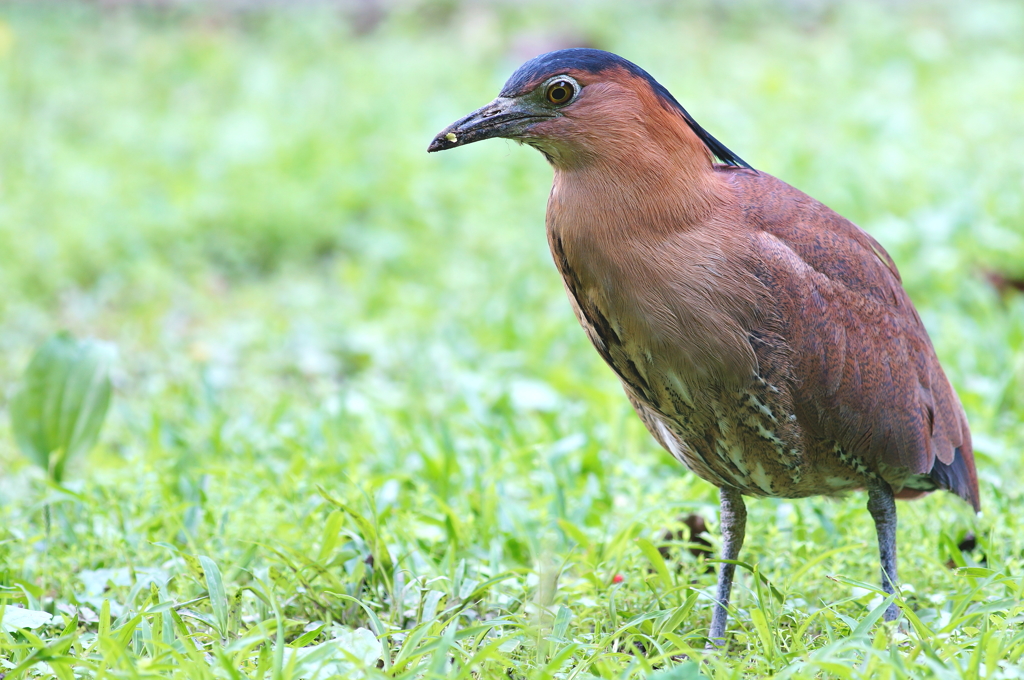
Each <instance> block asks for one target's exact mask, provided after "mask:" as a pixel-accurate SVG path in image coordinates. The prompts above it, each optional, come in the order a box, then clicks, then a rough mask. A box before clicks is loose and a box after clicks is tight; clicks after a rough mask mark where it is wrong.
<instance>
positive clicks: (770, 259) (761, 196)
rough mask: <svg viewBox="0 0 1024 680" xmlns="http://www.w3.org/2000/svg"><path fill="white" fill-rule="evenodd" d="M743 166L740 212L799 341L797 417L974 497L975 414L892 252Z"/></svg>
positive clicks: (865, 452)
mask: <svg viewBox="0 0 1024 680" xmlns="http://www.w3.org/2000/svg"><path fill="white" fill-rule="evenodd" d="M746 176H747V177H750V179H749V180H748V181H746V182H744V184H745V185H746V186H743V187H741V198H742V202H743V203H744V205H745V208H744V213H745V215H744V218H745V220H746V222H747V223H748V226H750V227H752V232H751V233H752V235H753V238H754V239H755V248H756V250H757V251H758V254H759V256H760V257H759V260H760V261H759V265H758V267H759V269H760V271H758V272H757V276H758V278H760V279H761V280H762V282H763V283H764V284H765V286H766V287H767V289H768V291H769V295H770V296H771V298H772V299H773V302H774V303H775V310H774V311H775V316H776V321H777V324H778V326H779V329H778V330H779V332H780V334H781V335H782V336H783V337H784V338H785V340H786V342H787V344H788V345H789V348H790V350H791V359H792V364H793V377H794V379H795V380H794V385H793V387H792V390H793V397H794V405H795V406H796V409H797V415H798V418H799V419H800V420H801V421H802V423H801V424H802V425H803V426H804V427H805V429H808V430H810V431H811V432H812V433H813V434H814V435H816V436H818V437H821V438H823V439H827V440H832V441H835V442H837V443H838V444H839V445H840V447H842V450H843V451H845V452H847V453H849V454H852V455H855V456H858V457H861V458H863V459H864V460H865V461H868V462H869V463H871V464H872V467H875V469H880V470H881V471H882V472H883V476H885V475H884V472H885V471H886V469H887V467H888V468H889V469H893V470H899V469H904V470H907V471H909V472H910V473H911V474H927V475H930V476H931V477H932V479H933V480H934V481H935V482H936V483H938V484H939V486H942V487H944V488H948V489H950V490H952V491H954V492H956V493H957V494H958V495H960V496H962V497H963V498H965V499H966V500H968V501H970V502H971V503H973V504H974V505H975V507H977V505H978V493H977V480H976V473H975V470H974V463H973V457H972V451H971V440H970V431H969V429H968V426H967V418H966V416H965V415H964V411H963V407H962V406H961V405H960V401H959V399H958V398H957V396H956V392H955V391H954V390H953V388H952V386H951V385H950V383H949V380H948V379H947V378H946V375H945V373H943V371H942V368H941V366H940V365H939V362H938V358H937V357H936V355H935V350H934V349H933V347H932V344H931V340H930V339H929V338H928V333H927V331H926V330H925V328H924V325H923V323H922V322H921V318H920V317H919V316H918V314H917V311H916V310H915V309H914V307H913V305H912V303H911V302H910V299H909V297H908V296H907V294H906V292H905V291H904V290H903V287H902V286H901V284H900V277H899V273H898V272H897V270H896V265H895V264H894V263H893V261H892V258H890V257H889V255H888V253H886V252H885V249H884V248H882V246H881V245H879V244H878V242H877V241H875V240H874V239H873V238H872V237H871V236H869V235H868V234H867V233H865V232H864V231H862V230H861V229H860V228H858V227H857V226H856V225H854V224H853V223H852V222H850V221H849V220H846V219H845V218H843V217H841V216H840V215H838V214H836V213H835V212H833V211H832V210H830V209H829V208H827V207H826V206H824V205H822V204H821V203H819V202H817V201H815V200H814V199H812V198H810V197H809V196H807V195H806V194H803V193H802V192H800V191H798V190H796V189H794V188H792V187H790V186H789V185H787V184H785V183H783V182H781V181H779V180H777V179H775V178H773V177H771V176H769V175H764V174H761V175H757V176H754V175H746ZM886 466H887V467H886Z"/></svg>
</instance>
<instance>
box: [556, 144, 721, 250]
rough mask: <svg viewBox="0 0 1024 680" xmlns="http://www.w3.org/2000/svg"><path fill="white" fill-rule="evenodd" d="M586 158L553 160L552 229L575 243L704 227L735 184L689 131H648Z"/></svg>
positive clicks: (655, 235) (651, 236)
mask: <svg viewBox="0 0 1024 680" xmlns="http://www.w3.org/2000/svg"><path fill="white" fill-rule="evenodd" d="M624 141H625V143H623V144H621V145H613V146H611V147H610V148H607V149H604V150H602V153H600V154H599V155H590V156H589V157H588V158H586V159H585V160H584V162H575V163H572V164H559V163H553V165H554V168H555V175H554V181H553V184H552V188H551V196H550V199H549V202H548V227H549V229H553V230H556V231H559V232H562V236H563V238H567V239H569V240H573V241H577V242H592V243H595V244H597V243H605V244H607V245H608V246H610V247H614V246H615V244H616V243H623V242H625V241H629V242H636V241H641V242H643V241H652V242H654V241H657V240H660V239H663V238H665V237H667V236H669V235H671V234H675V233H679V232H686V231H690V230H693V229H699V228H700V227H701V226H702V225H705V224H707V223H708V221H709V220H711V219H712V218H713V217H714V215H715V214H716V213H717V212H718V211H719V210H720V209H721V207H722V206H724V205H726V204H727V203H728V201H729V196H730V193H731V189H730V187H729V185H728V184H727V182H726V181H725V179H724V178H723V177H722V175H721V174H720V173H719V172H716V171H715V169H714V166H713V164H712V161H711V156H710V153H709V152H708V150H707V148H706V147H705V146H704V145H703V143H702V142H701V141H700V140H699V139H697V138H696V135H694V134H693V133H692V131H690V130H689V129H688V128H687V129H686V130H682V131H680V130H669V131H666V130H664V129H661V130H658V129H648V130H645V132H644V133H643V134H639V135H636V134H634V135H631V136H630V137H629V138H627V139H626V140H624Z"/></svg>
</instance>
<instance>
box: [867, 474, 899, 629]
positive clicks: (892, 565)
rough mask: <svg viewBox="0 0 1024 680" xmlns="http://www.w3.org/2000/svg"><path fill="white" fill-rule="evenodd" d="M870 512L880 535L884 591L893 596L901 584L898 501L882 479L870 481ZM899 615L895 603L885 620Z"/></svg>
mask: <svg viewBox="0 0 1024 680" xmlns="http://www.w3.org/2000/svg"><path fill="white" fill-rule="evenodd" d="M868 512H870V513H871V518H872V519H874V520H875V531H876V532H877V533H878V555H879V557H880V558H881V562H882V590H884V591H885V592H887V593H889V594H890V595H891V594H892V593H894V592H895V588H896V585H897V584H898V583H899V578H898V577H897V576H896V499H895V498H894V497H893V495H892V489H891V488H889V485H888V484H886V483H885V482H884V481H882V480H880V479H873V480H869V481H868ZM899 613H900V610H899V607H897V606H896V604H895V603H894V604H891V605H889V608H888V609H886V610H885V620H886V621H895V620H896V616H897V615H898V614H899Z"/></svg>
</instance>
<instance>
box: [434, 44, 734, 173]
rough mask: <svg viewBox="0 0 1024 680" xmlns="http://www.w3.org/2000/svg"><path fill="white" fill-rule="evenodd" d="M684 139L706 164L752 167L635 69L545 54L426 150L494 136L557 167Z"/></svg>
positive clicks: (571, 53) (608, 59)
mask: <svg viewBox="0 0 1024 680" xmlns="http://www.w3.org/2000/svg"><path fill="white" fill-rule="evenodd" d="M683 135H686V136H687V137H688V141H690V142H692V144H693V145H695V146H698V147H700V152H701V153H703V154H704V155H706V157H707V161H708V163H709V164H710V161H711V157H712V155H714V156H717V157H718V158H719V159H721V161H722V162H723V163H725V164H727V165H734V166H740V167H750V166H749V165H747V164H746V163H745V162H744V161H743V160H741V159H740V158H739V157H738V156H736V155H735V154H734V153H732V152H731V151H729V149H727V148H726V147H725V146H724V145H722V144H721V143H720V142H719V141H718V140H716V139H715V138H714V137H712V136H711V135H710V134H708V133H707V132H706V131H705V130H704V128H702V127H701V126H700V125H698V124H697V123H696V121H694V120H693V118H692V117H691V116H690V114H688V113H687V112H686V110H685V109H684V108H683V107H682V106H680V104H679V102H677V101H676V100H675V98H674V97H673V96H672V95H671V94H670V93H669V91H668V90H666V89H665V88H664V87H663V86H662V85H661V84H660V83H658V81H656V80H655V79H654V78H652V77H651V76H650V75H649V74H648V73H647V72H646V71H644V70H643V69H641V68H640V67H639V66H637V65H636V64H634V63H632V62H630V61H627V60H625V59H623V58H622V57H620V56H618V55H615V54H612V53H611V52H604V51H602V50H594V49H585V48H573V49H566V50H559V51H557V52H549V53H547V54H542V55H540V56H539V57H536V58H534V59H531V60H530V61H528V62H526V63H525V64H523V65H522V66H521V67H519V70H517V71H516V72H515V73H513V74H512V77H511V78H509V79H508V82H506V83H505V86H504V87H503V88H502V89H501V93H500V94H499V95H498V98H497V99H495V100H494V101H492V102H491V103H490V104H487V105H486V106H484V107H482V108H480V109H477V110H476V111H474V112H473V113H471V114H469V115H468V116H465V117H464V118H461V119H459V120H457V121H455V122H454V123H452V124H451V125H449V126H448V127H447V128H445V129H444V130H442V131H441V132H440V133H438V135H437V136H436V137H434V140H433V141H432V142H431V143H430V146H429V147H428V148H427V151H445V150H447V149H453V148H455V147H457V146H463V145H465V144H471V143H473V142H478V141H480V140H482V139H489V138H491V137H504V138H506V139H514V140H516V141H518V142H522V143H525V144H529V145H530V146H533V147H536V148H537V149H539V150H540V151H541V152H542V153H543V154H544V155H545V156H546V157H547V159H548V160H549V161H550V162H551V163H552V164H553V165H554V166H555V167H556V168H570V167H574V166H580V165H583V164H586V163H588V162H589V161H592V160H594V159H596V158H600V157H608V156H610V155H619V154H629V153H630V150H631V149H636V148H639V147H638V145H641V144H644V143H649V142H650V139H651V138H652V137H657V136H662V137H666V139H668V138H672V137H673V136H675V137H681V136H683Z"/></svg>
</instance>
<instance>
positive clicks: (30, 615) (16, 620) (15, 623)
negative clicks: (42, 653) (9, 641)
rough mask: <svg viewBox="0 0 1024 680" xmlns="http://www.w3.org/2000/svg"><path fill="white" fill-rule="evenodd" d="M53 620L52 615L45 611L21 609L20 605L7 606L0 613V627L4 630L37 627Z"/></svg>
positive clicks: (9, 631)
mask: <svg viewBox="0 0 1024 680" xmlns="http://www.w3.org/2000/svg"><path fill="white" fill-rule="evenodd" d="M52 620H53V616H52V615H50V614H47V613H46V612H41V611H37V610H35V609H22V608H21V607H11V606H9V605H8V606H7V607H4V608H3V613H2V614H0V628H2V629H3V630H4V631H5V632H8V633H13V632H14V631H16V630H21V629H22V628H39V627H40V626H45V625H46V624H48V623H50V622H51V621H52Z"/></svg>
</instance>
